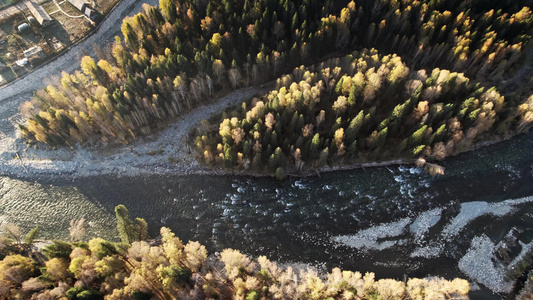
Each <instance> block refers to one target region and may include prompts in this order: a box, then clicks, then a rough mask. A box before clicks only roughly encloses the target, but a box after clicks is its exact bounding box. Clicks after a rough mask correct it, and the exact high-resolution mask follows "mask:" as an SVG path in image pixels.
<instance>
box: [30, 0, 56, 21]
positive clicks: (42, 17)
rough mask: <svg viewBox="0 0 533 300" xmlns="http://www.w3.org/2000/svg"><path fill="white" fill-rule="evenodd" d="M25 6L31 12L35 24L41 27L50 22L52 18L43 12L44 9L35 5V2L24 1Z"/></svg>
mask: <svg viewBox="0 0 533 300" xmlns="http://www.w3.org/2000/svg"><path fill="white" fill-rule="evenodd" d="M26 6H27V7H28V9H29V10H30V11H31V13H32V14H33V16H34V17H35V19H36V20H37V22H39V24H41V25H43V23H45V22H51V21H52V17H50V15H49V14H48V13H47V12H46V11H45V10H44V8H43V7H42V6H40V5H37V4H36V3H35V2H33V1H31V0H29V1H26Z"/></svg>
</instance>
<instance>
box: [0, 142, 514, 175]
mask: <svg viewBox="0 0 533 300" xmlns="http://www.w3.org/2000/svg"><path fill="white" fill-rule="evenodd" d="M521 134H523V133H520V134H517V135H513V136H510V137H508V138H505V139H499V140H491V141H482V142H480V143H477V144H475V145H474V146H473V147H472V149H470V150H467V151H463V152H459V153H456V154H454V155H450V156H448V157H447V158H446V159H448V158H453V157H457V156H459V155H462V154H466V153H469V152H474V151H477V150H479V149H482V148H485V147H490V146H492V145H496V144H499V143H501V142H505V141H508V140H510V139H512V138H513V137H516V136H518V135H521ZM126 147H127V146H125V147H124V148H126ZM47 151H50V152H54V151H57V150H47ZM102 159H105V157H102ZM446 159H445V160H443V161H442V162H445V161H446ZM415 162H416V159H393V160H387V161H375V162H366V163H356V164H347V165H336V166H326V167H322V168H316V169H309V170H303V171H288V172H287V173H286V177H285V179H287V178H309V177H320V176H321V175H322V174H327V173H332V172H342V171H351V170H358V169H363V170H364V169H365V168H380V167H394V166H410V167H413V168H420V167H417V166H416V165H415ZM28 168H29V169H30V170H32V171H33V172H30V171H29V170H28ZM12 169H15V168H12ZM21 169H23V170H21ZM21 169H19V170H16V171H14V170H12V171H11V172H5V171H2V172H1V173H0V175H1V176H8V177H12V178H17V179H22V180H50V179H53V180H67V181H68V180H74V179H80V178H89V177H95V176H106V175H107V176H109V175H115V176H117V177H142V176H152V175H153V176H157V175H160V176H164V175H166V176H190V175H197V176H242V177H252V178H275V176H274V174H270V173H266V172H264V173H259V172H253V171H248V170H232V169H224V168H211V167H209V166H207V165H205V164H203V163H199V162H198V161H196V165H194V166H184V165H179V164H176V163H172V162H168V163H163V162H160V163H157V164H139V165H135V166H129V168H128V167H126V168H124V169H121V170H119V169H116V168H105V167H102V168H98V169H95V170H90V171H85V170H83V169H82V168H80V169H76V170H62V169H53V168H50V169H37V168H32V166H31V162H30V163H29V164H27V165H25V166H21ZM421 169H422V168H421Z"/></svg>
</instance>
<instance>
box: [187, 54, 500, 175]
mask: <svg viewBox="0 0 533 300" xmlns="http://www.w3.org/2000/svg"><path fill="white" fill-rule="evenodd" d="M504 102H505V99H504V97H503V96H501V95H500V94H499V93H498V91H497V90H496V89H495V88H494V87H492V88H484V87H481V86H480V85H479V84H475V85H474V84H472V83H471V82H470V80H469V79H468V78H466V77H465V76H464V75H463V74H462V73H455V72H453V73H452V72H450V71H448V70H440V69H438V68H436V69H433V70H431V71H429V72H428V71H426V70H424V69H421V70H417V71H410V70H409V68H408V67H407V66H406V65H405V63H404V62H402V61H401V59H400V57H398V56H396V55H388V56H381V55H379V54H378V53H377V51H375V50H369V51H367V50H365V51H363V52H360V53H359V52H354V53H353V54H352V55H348V56H345V57H342V58H336V59H330V60H328V61H326V62H323V63H320V64H318V65H315V66H313V67H309V68H304V67H300V68H296V69H295V70H294V72H293V73H292V74H290V75H285V76H283V77H281V78H280V79H279V80H278V81H277V86H276V88H275V90H273V91H271V92H270V93H269V94H268V95H266V96H264V97H263V98H261V99H259V98H255V99H253V100H252V102H251V103H243V105H242V107H241V108H239V109H238V110H234V111H232V112H231V117H228V118H225V119H224V120H223V121H222V122H221V123H220V125H219V129H218V132H215V133H209V131H208V133H206V134H204V135H201V136H200V135H199V136H197V138H196V143H197V146H198V148H199V149H201V150H202V152H203V156H204V160H205V162H206V163H207V164H223V165H224V166H226V167H241V168H244V169H248V168H250V167H251V168H252V169H253V170H255V171H265V170H266V171H269V172H272V173H274V172H276V173H277V174H278V175H279V173H280V172H284V171H283V170H284V169H287V168H289V169H295V168H296V169H298V170H301V169H303V168H305V167H306V166H307V167H313V168H314V167H317V166H318V167H323V166H325V165H326V164H330V163H349V162H366V161H375V160H383V159H387V158H396V157H411V158H417V157H421V156H423V157H427V158H430V159H435V160H442V159H444V158H445V157H446V156H447V155H449V154H453V153H455V152H458V151H461V150H465V149H469V148H470V147H471V145H472V144H473V143H474V142H475V141H476V140H477V137H478V136H481V135H482V134H483V133H485V132H486V131H487V130H488V129H489V128H491V127H492V126H493V124H494V123H495V122H496V121H497V120H498V119H499V118H500V117H501V116H500V115H501V111H502V108H503V106H504ZM502 130H503V129H502ZM505 130H508V129H507V128H505Z"/></svg>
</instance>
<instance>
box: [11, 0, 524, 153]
mask: <svg viewBox="0 0 533 300" xmlns="http://www.w3.org/2000/svg"><path fill="white" fill-rule="evenodd" d="M531 2H532V1H531V0H528V1H521V2H519V3H518V2H516V1H510V0H507V1H490V0H485V1H466V2H465V1H458V0H456V1H442V0H441V1H438V0H431V1H429V0H423V1H418V0H416V1H415V0H400V1H398V0H379V1H371V0H358V1H351V2H349V3H348V1H331V0H330V1H325V2H323V1H317V0H302V1H289V0H279V1H278V0H261V1H250V0H244V1H243V0H225V1H222V2H218V1H207V0H206V1H200V0H198V1H192V0H191V1H184V0H161V1H160V3H159V6H158V7H151V6H149V5H145V6H144V10H143V12H141V13H139V14H137V15H135V16H133V17H128V18H126V19H125V20H124V21H123V24H122V26H121V29H122V33H123V38H122V39H121V38H119V37H117V38H116V40H115V42H114V43H113V44H110V45H109V47H108V48H107V49H95V53H96V56H97V57H96V60H95V58H92V57H89V56H85V57H83V58H82V60H81V71H75V72H74V73H72V74H68V73H65V72H64V73H63V74H62V75H61V77H56V78H55V79H54V78H52V79H51V80H50V82H51V83H52V84H50V85H49V86H47V87H46V88H45V89H43V90H40V91H37V92H36V93H35V95H34V97H33V98H32V99H31V101H28V102H26V103H25V104H23V105H22V106H21V112H22V115H23V116H25V117H26V119H27V122H25V123H23V124H20V125H19V126H20V129H21V132H22V134H23V136H25V137H26V138H27V139H28V141H33V142H39V143H47V144H50V145H67V146H72V145H74V144H82V145H87V144H89V145H92V144H95V143H103V144H113V143H130V142H132V141H134V140H136V139H138V138H139V137H140V136H143V135H149V134H152V133H154V132H157V130H158V129H160V128H163V127H164V126H165V124H166V123H168V122H169V121H172V120H173V119H175V118H176V117H178V116H179V115H180V114H182V113H184V112H186V111H188V110H190V109H192V108H193V107H195V106H197V105H200V104H205V103H207V102H209V101H214V100H215V99H216V98H217V96H219V95H220V94H221V93H222V94H223V93H227V92H228V91H230V90H231V89H236V88H239V87H243V86H250V85H258V84H261V83H264V82H267V81H270V80H272V79H275V78H277V77H279V76H280V75H281V74H286V73H290V72H291V71H292V70H293V69H294V68H297V67H298V68H299V67H300V65H308V66H309V65H312V64H316V63H320V62H324V61H326V60H327V59H330V58H332V57H339V60H340V58H341V57H345V56H346V55H349V54H350V53H352V52H353V51H354V50H356V51H358V52H362V53H364V52H366V51H370V50H365V49H372V48H374V49H377V50H378V51H379V53H381V54H378V56H384V57H388V56H389V55H394V54H396V56H399V57H401V60H402V61H404V64H405V66H406V67H407V68H404V69H403V70H401V71H402V72H405V74H399V76H400V77H399V78H403V79H406V80H420V79H416V78H415V76H414V75H413V74H415V72H413V71H414V70H420V71H421V72H423V71H422V70H425V72H426V74H428V77H430V78H433V77H432V76H433V70H436V69H442V70H449V73H450V74H458V75H457V78H459V77H461V78H462V77H464V78H468V79H469V80H468V82H469V84H470V85H471V86H476V85H477V84H479V88H484V89H485V90H487V91H488V90H489V89H490V87H492V86H495V87H496V90H495V92H499V93H501V95H502V96H503V97H504V99H505V101H504V102H505V103H504V105H503V107H494V108H492V109H491V111H492V112H494V113H495V114H497V116H495V117H494V116H487V115H486V114H483V113H482V111H481V110H482V109H483V108H482V107H481V106H480V105H479V103H477V104H476V103H473V104H472V103H471V102H472V101H467V100H472V99H471V97H467V98H465V97H463V95H458V98H461V99H463V100H464V101H466V102H465V104H464V105H466V106H468V109H467V110H470V108H472V107H476V108H475V109H474V110H471V111H469V115H468V116H466V117H467V118H470V117H473V119H475V120H477V117H479V116H486V117H482V118H487V119H489V120H490V122H493V124H492V126H490V128H488V130H489V131H491V133H493V135H497V136H498V137H500V138H501V137H508V136H510V135H513V134H516V133H519V132H522V131H524V130H525V129H527V128H528V127H529V125H530V123H531V121H532V120H533V112H532V111H533V98H531V97H530V96H531V90H530V87H529V86H530V84H529V83H530V82H531V80H532V78H531V72H530V70H531V59H532V54H531V53H532V52H531V51H532V50H531V47H532V46H531V44H530V43H528V42H529V40H530V37H531V31H532V22H533V16H532V13H531V8H530V7H531V4H532V3H531ZM325 65H326V64H322V66H325ZM327 67H329V68H330V72H333V71H334V70H335V68H336V67H341V66H329V65H328V66H327ZM364 69H365V68H363V69H362V70H361V72H363V70H364ZM378 71H379V70H378V69H374V72H375V73H376V75H373V78H372V80H374V79H377V77H378V76H379V77H382V76H384V75H383V74H378V73H377V72H378ZM321 72H322V70H317V71H316V73H321ZM365 72H366V71H365ZM444 72H445V73H446V72H448V71H444ZM356 74H357V72H356ZM333 75H334V74H333ZM364 75H365V76H366V74H364ZM368 75H371V74H368ZM393 76H396V75H393ZM402 76H407V77H408V78H404V77H402ZM422 77H423V76H422ZM380 79H382V78H380ZM437 79H438V78H437ZM361 80H367V78H365V79H361ZM378 83H380V82H377V81H372V84H378ZM323 84H324V86H325V87H328V85H329V84H330V82H324V83H323ZM372 84H370V85H368V84H366V81H365V88H366V87H368V88H366V90H367V91H366V92H367V93H366V94H365V95H364V96H363V97H364V98H365V106H366V108H367V109H366V111H365V114H368V113H370V112H371V111H370V109H371V107H370V106H371V105H377V104H380V105H384V106H385V108H387V107H392V104H391V103H389V102H388V101H387V100H388V99H385V98H383V97H385V96H387V95H386V94H385V95H380V94H379V93H378V94H377V95H373V96H368V93H370V94H372V92H373V91H372V90H375V92H374V93H376V92H378V90H379V89H383V92H385V91H389V92H392V90H394V88H391V89H390V90H389V88H384V87H381V83H380V85H379V86H378V85H376V86H375V87H374V88H371V86H372ZM398 84H401V83H398ZM424 84H425V83H424ZM430 85H431V84H430ZM436 88H437V89H438V87H436ZM335 92H337V89H336V90H335ZM341 92H342V93H345V94H346V90H342V89H341ZM363 92H365V90H364V89H363ZM380 92H381V91H380ZM430 92H431V91H428V93H430ZM435 93H437V94H438V93H440V92H439V91H438V90H437V91H435ZM321 96H324V95H321ZM328 96H330V95H328ZM343 96H344V97H349V91H348V95H343ZM439 97H440V96H439ZM449 97H452V96H451V95H449ZM378 98H379V99H378ZM437 98H438V97H437ZM406 100H408V99H403V100H401V101H406ZM437 100H440V99H437ZM425 101H428V100H423V99H422V101H418V99H411V102H410V103H409V106H410V105H411V104H412V105H413V107H414V109H417V108H419V107H418V105H421V107H420V109H421V110H422V111H423V110H424V109H425V108H424V107H422V106H424V104H420V103H425ZM481 101H483V100H481ZM263 102H264V101H263ZM341 102H342V100H341ZM415 102H417V103H415ZM474 102H475V101H474ZM442 103H444V102H442ZM339 104H340V103H339ZM429 104H431V103H430V101H428V105H429ZM461 105H463V103H461V104H458V106H459V107H460V106H461ZM436 107H437V106H435V108H436ZM385 108H381V107H379V108H378V107H377V106H376V109H375V111H376V113H377V115H376V117H378V118H379V117H382V119H385V117H384V116H379V112H380V111H381V112H383V111H384V110H385ZM350 109H355V110H357V109H360V107H359V106H350V108H346V110H349V111H348V112H344V111H343V113H346V114H348V115H352V114H353V113H354V112H353V111H351V110H350ZM409 109H410V107H409ZM456 109H457V108H456ZM477 109H479V110H478V111H477V112H476V110H477ZM497 110H500V111H497ZM324 112H325V113H328V111H327V110H324ZM309 113H316V112H314V111H313V109H311V110H310V111H309ZM282 114H283V111H280V115H282ZM318 114H320V111H319V112H318ZM335 114H337V113H335ZM470 114H471V115H472V116H470ZM330 115H331V113H328V114H327V116H328V117H330ZM475 115H477V117H476V116H475ZM291 117H292V116H291ZM304 117H306V116H304ZM308 117H309V116H308ZM317 117H318V115H317ZM423 117H424V115H422V118H423ZM336 119H337V118H336ZM471 119H472V118H471ZM315 123H316V122H315ZM467 123H468V122H467ZM306 124H310V123H306ZM306 124H305V125H306ZM314 125H315V126H316V124H314ZM330 125H334V124H330ZM385 125H386V124H383V126H381V127H380V128H379V130H378V129H377V128H376V130H378V131H377V134H379V133H380V131H382V130H384V129H385V127H386V128H387V129H391V130H392V129H393V128H389V127H390V126H385ZM457 125H462V126H468V124H462V123H461V124H457ZM367 126H369V127H371V124H368V125H367ZM423 126H424V125H422V126H420V129H421V128H422V127H423ZM447 126H448V125H447ZM485 126H488V125H485ZM335 127H338V126H332V127H331V129H333V128H335ZM452 127H453V126H452ZM337 129H339V128H335V130H337ZM431 129H432V130H434V131H437V130H438V129H439V128H431ZM449 129H450V128H449V127H448V128H447V130H446V131H447V132H446V134H452V133H451V132H448V131H449ZM315 130H316V128H315ZM321 131H327V129H326V128H325V126H322V129H321ZM401 131H402V132H406V131H408V130H407V129H402V130H401ZM423 131H424V133H426V134H427V133H428V132H430V131H431V130H430V125H428V127H426V129H424V130H423ZM462 131H463V133H464V134H466V132H464V130H462ZM471 132H472V133H473V132H474V131H471ZM363 133H364V134H365V135H366V134H372V133H373V131H371V132H367V131H366V130H363V131H362V132H361V134H363ZM277 134H279V132H278V133H277ZM339 134H340V133H339ZM405 134H407V133H405ZM330 135H331V136H333V135H334V132H330ZM392 135H393V133H387V136H389V138H386V137H385V138H383V137H384V136H385V132H382V133H381V135H380V137H379V138H378V139H377V143H373V142H372V143H370V142H368V139H367V137H368V136H357V139H358V140H361V141H362V140H364V139H366V142H364V143H360V145H359V146H361V147H363V149H364V150H369V151H370V149H371V148H375V146H376V145H379V144H380V143H381V140H382V139H383V140H385V143H387V142H388V141H392V142H393V143H394V142H395V141H396V140H397V138H396V137H391V136H392ZM474 135H477V133H476V134H474ZM326 139H327V138H325V136H324V140H323V141H322V142H325V141H326ZM468 140H471V139H467V141H468ZM329 142H330V143H331V139H330V141H329ZM424 142H425V143H427V144H431V143H428V142H429V141H424ZM400 143H401V142H400ZM408 144H410V143H408ZM411 144H413V145H405V146H406V148H407V150H406V151H411V150H413V149H411V148H412V147H411V148H410V147H409V146H417V145H418V146H420V147H419V149H418V151H411V154H412V153H425V152H431V153H433V152H434V149H433V148H434V147H432V149H431V151H429V150H428V149H425V148H422V147H421V146H422V144H417V145H415V144H416V143H411ZM468 144H469V143H468V142H465V143H463V145H462V147H463V146H464V147H463V148H465V149H466V148H468V147H466V146H467V145H468ZM384 145H386V147H388V146H389V145H388V144H384ZM439 145H440V144H439ZM223 146H224V145H223ZM339 146H340V145H339ZM350 146H351V144H348V143H345V144H344V147H345V148H346V151H348V149H349V147H350ZM380 146H381V145H380ZM426 146H430V145H426ZM434 146H436V143H435V145H434ZM445 146H446V145H445ZM438 147H439V148H440V147H441V145H440V146H438ZM319 148H322V149H325V148H326V147H319ZM328 148H329V146H328ZM333 148H335V147H333ZM352 148H353V147H352ZM388 148H392V147H388ZM276 149H277V147H274V149H272V150H273V151H274V152H275V150H276ZM301 150H303V149H301ZM331 150H335V149H331ZM331 150H328V151H331ZM414 150H417V149H414ZM448 150H449V149H448ZM201 151H202V152H205V150H203V149H202V150H201ZM333 152H334V151H333ZM341 152H342V151H341ZM363 152H364V151H363ZM400 152H402V151H400ZM449 152H450V151H447V153H449ZM358 153H359V152H358ZM215 154H216V153H213V155H215ZM235 154H238V153H235ZM334 154H335V153H328V156H333V155H334ZM361 154H362V155H363V156H366V154H365V153H361ZM319 155H320V154H319ZM201 156H203V153H201ZM323 156H325V154H324V155H323ZM374 156H375V155H374ZM388 156H390V154H386V155H385V157H388ZM252 159H253V158H252ZM268 159H269V158H268ZM263 160H265V159H263Z"/></svg>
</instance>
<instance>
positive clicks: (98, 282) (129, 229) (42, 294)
mask: <svg viewBox="0 0 533 300" xmlns="http://www.w3.org/2000/svg"><path fill="white" fill-rule="evenodd" d="M115 212H116V216H117V229H118V230H119V232H120V238H121V240H122V242H110V241H106V240H103V239H101V238H93V239H90V240H88V241H84V238H85V237H84V235H80V229H82V228H83V224H80V221H81V220H77V221H75V222H73V223H72V224H71V232H70V233H71V241H69V242H67V241H61V240H54V241H53V242H52V243H51V244H50V245H48V246H46V247H44V248H43V249H42V250H34V249H35V248H32V247H31V244H32V243H33V239H34V238H35V237H36V235H37V232H36V230H33V231H31V232H30V233H29V234H28V235H27V238H26V239H25V241H22V240H21V239H20V236H21V234H20V230H17V228H16V226H14V225H13V224H4V225H3V234H2V235H0V238H1V240H2V247H1V248H0V258H1V260H0V298H2V299H32V300H45V299H46V300H49V299H69V300H82V299H83V300H89V299H107V300H111V299H117V300H118V299H120V300H128V299H131V300H134V299H169V300H170V299H247V300H251V299H254V300H258V299H326V298H328V299H379V298H381V299H435V298H439V299H467V297H468V292H469V290H470V285H469V283H468V281H466V280H464V279H458V278H456V279H454V280H445V279H442V278H431V279H417V278H410V279H408V280H404V281H397V280H394V279H379V280H378V279H376V278H375V275H374V274H373V273H366V274H361V273H360V272H352V271H342V270H341V269H339V268H334V269H333V270H332V271H331V272H330V273H328V274H320V273H318V272H316V271H315V270H313V269H309V268H306V269H304V268H293V267H291V266H286V267H282V266H280V265H278V264H277V263H276V262H273V261H270V260H269V259H268V258H266V257H265V256H260V257H258V258H252V257H250V256H247V255H245V254H242V253H240V252H239V251H238V250H233V249H225V250H223V251H222V252H221V253H220V254H218V253H216V254H214V255H213V254H212V255H209V254H208V252H207V250H206V248H205V247H204V246H203V245H201V244H200V243H198V242H194V241H189V242H187V243H184V242H183V241H181V240H180V239H179V238H178V237H176V236H175V235H174V233H172V231H171V230H170V229H168V228H165V227H163V228H161V230H160V233H161V236H160V239H159V241H158V242H147V241H146V239H147V236H146V235H144V234H143V232H144V230H145V227H144V226H140V227H136V226H134V225H135V224H141V223H143V220H142V219H135V220H131V219H130V217H129V213H128V210H127V209H126V208H125V207H124V206H123V205H119V206H117V208H116V209H115ZM81 223H83V221H81ZM143 224H145V222H144V223H143ZM37 230H38V229H37Z"/></svg>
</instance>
